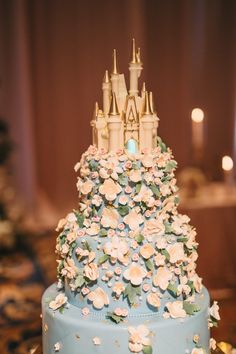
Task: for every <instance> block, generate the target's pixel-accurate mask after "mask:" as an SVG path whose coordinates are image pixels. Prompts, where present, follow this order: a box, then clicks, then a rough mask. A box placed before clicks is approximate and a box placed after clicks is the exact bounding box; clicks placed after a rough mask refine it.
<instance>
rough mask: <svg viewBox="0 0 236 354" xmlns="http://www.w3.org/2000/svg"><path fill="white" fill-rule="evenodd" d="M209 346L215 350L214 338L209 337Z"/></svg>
mask: <svg viewBox="0 0 236 354" xmlns="http://www.w3.org/2000/svg"><path fill="white" fill-rule="evenodd" d="M209 347H210V349H213V350H216V340H215V339H214V338H211V339H210V342H209Z"/></svg>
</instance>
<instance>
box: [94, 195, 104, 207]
mask: <svg viewBox="0 0 236 354" xmlns="http://www.w3.org/2000/svg"><path fill="white" fill-rule="evenodd" d="M91 203H92V204H93V205H95V206H96V207H99V206H100V205H101V204H102V197H100V195H97V194H95V195H94V196H93V199H92V201H91Z"/></svg>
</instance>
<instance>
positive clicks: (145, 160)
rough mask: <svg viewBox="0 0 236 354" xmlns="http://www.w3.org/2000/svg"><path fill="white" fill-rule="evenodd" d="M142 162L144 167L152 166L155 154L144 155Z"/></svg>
mask: <svg viewBox="0 0 236 354" xmlns="http://www.w3.org/2000/svg"><path fill="white" fill-rule="evenodd" d="M141 162H142V164H143V166H144V167H147V168H149V167H152V166H153V156H152V155H146V154H145V155H144V156H143V158H142V159H141Z"/></svg>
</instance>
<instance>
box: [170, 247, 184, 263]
mask: <svg viewBox="0 0 236 354" xmlns="http://www.w3.org/2000/svg"><path fill="white" fill-rule="evenodd" d="M167 252H168V253H169V255H170V263H177V262H182V261H184V260H185V258H186V256H185V254H184V248H183V244H182V243H180V242H177V243H174V244H173V245H170V246H168V247H167Z"/></svg>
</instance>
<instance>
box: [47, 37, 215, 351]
mask: <svg viewBox="0 0 236 354" xmlns="http://www.w3.org/2000/svg"><path fill="white" fill-rule="evenodd" d="M142 68H143V67H142V63H141V59H140V50H138V51H136V49H135V42H134V41H133V50H132V59H131V62H130V65H129V70H130V89H129V91H127V88H126V83H125V79H124V75H123V74H120V73H119V72H118V69H117V59H116V51H114V56H113V70H112V73H111V75H110V76H109V75H108V72H107V71H106V73H105V77H104V81H103V84H102V90H103V109H102V110H101V109H99V107H98V105H97V104H96V106H95V112H94V117H93V120H92V122H91V126H92V130H93V145H91V146H90V147H89V148H88V150H87V151H86V152H85V153H84V154H83V155H82V158H81V161H80V162H79V163H77V164H76V166H75V171H76V172H77V173H78V182H77V188H78V192H79V203H78V209H77V210H74V211H73V212H71V213H69V214H68V215H67V216H66V217H65V218H63V219H61V220H60V222H59V224H58V227H57V230H58V231H60V234H59V236H58V238H57V245H56V252H57V254H58V255H59V259H58V288H60V289H62V293H63V294H64V292H65V295H63V296H61V297H60V298H57V299H55V300H53V302H52V303H51V308H52V309H53V310H54V309H57V308H58V307H59V306H60V304H62V306H66V305H67V300H68V302H69V303H71V304H73V305H75V306H77V307H79V308H81V313H82V315H83V316H89V315H90V314H92V313H95V312H96V314H97V315H98V316H100V317H101V318H103V319H105V318H106V319H107V320H111V321H113V322H115V323H117V324H118V323H120V322H125V321H127V320H128V319H129V318H132V316H137V315H146V316H147V318H149V317H148V316H150V317H152V316H158V317H161V318H162V319H163V321H165V320H167V319H184V318H186V317H188V316H192V315H194V314H195V313H197V312H198V311H200V310H201V308H200V306H199V301H198V299H200V298H201V296H203V294H202V279H201V278H200V277H199V276H198V275H197V273H196V260H197V258H198V254H197V246H198V244H197V242H196V240H195V236H196V231H195V229H194V228H193V227H192V226H190V224H189V221H190V220H189V217H188V216H186V215H182V214H180V213H179V212H178V210H177V207H178V204H179V198H178V194H177V192H178V189H177V187H176V178H175V174H174V173H175V169H176V167H177V163H176V161H175V160H174V158H173V155H172V152H171V150H170V149H169V148H168V147H166V145H165V144H164V143H163V142H162V140H161V139H160V138H159V137H158V134H157V128H158V122H159V119H158V117H157V114H156V110H155V108H154V103H153V95H152V93H151V92H148V91H147V90H146V87H145V84H143V88H142V91H141V94H140V95H139V90H138V79H139V77H140V74H141V71H142ZM216 306H217V304H215V305H214V309H216ZM49 307H50V304H49ZM217 319H218V314H216V313H215V312H214V311H213V310H212V311H211V312H210V313H209V326H212V324H214V321H216V320H217ZM128 333H129V336H130V337H129V338H130V339H129V344H127V347H129V350H130V351H131V352H142V351H143V352H144V353H151V352H152V351H151V350H152V347H151V339H150V336H151V332H150V330H149V329H148V328H147V327H146V325H144V324H140V325H139V326H138V327H133V326H130V327H129V328H128ZM194 350H195V349H194ZM200 350H201V347H199V346H198V345H197V344H196V350H195V352H196V353H197V352H199V353H200V352H201V351H200ZM202 350H203V349H202ZM195 352H194V353H195ZM202 352H203V353H204V351H202Z"/></svg>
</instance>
